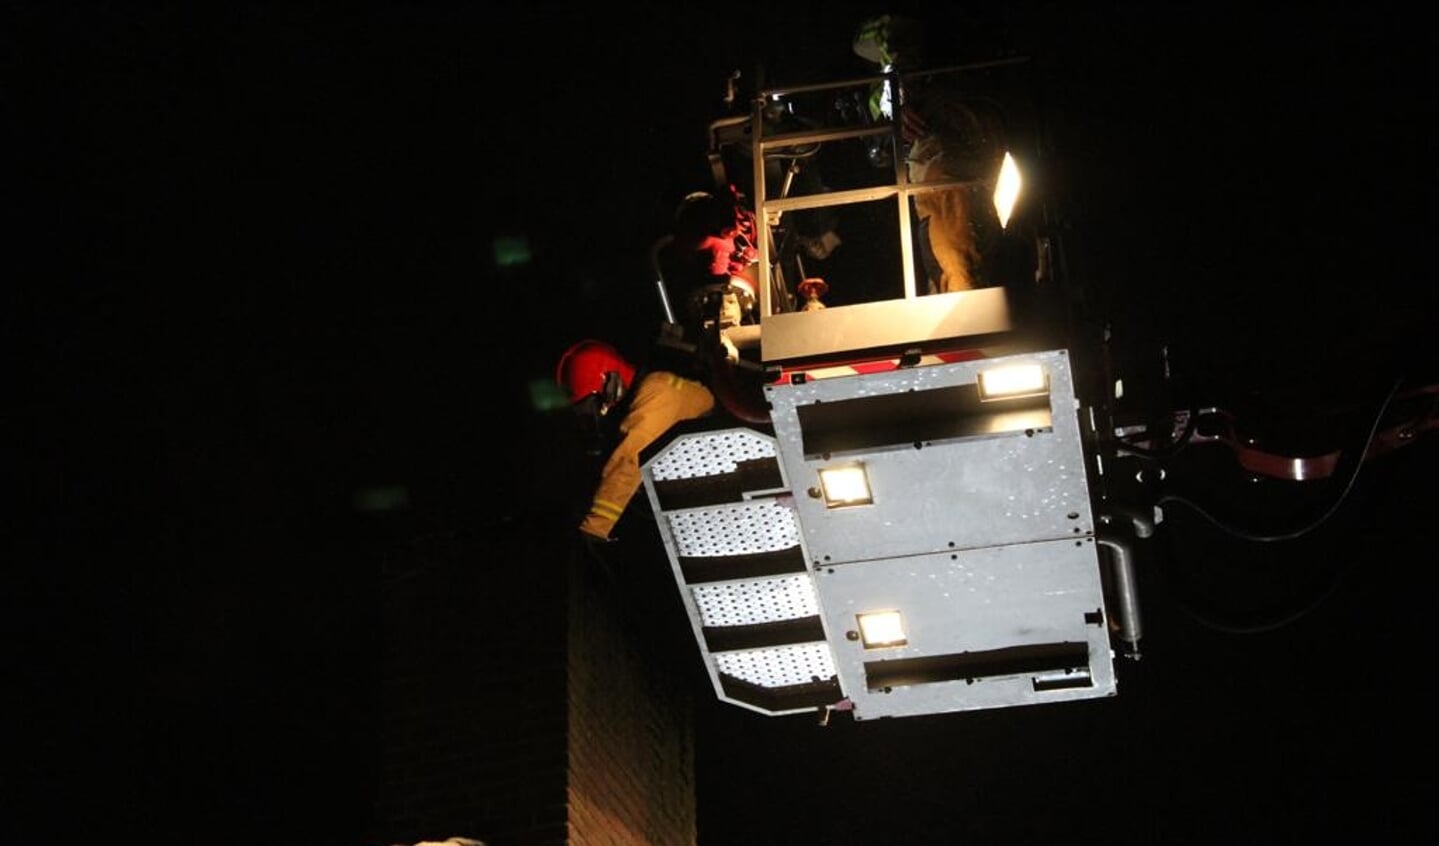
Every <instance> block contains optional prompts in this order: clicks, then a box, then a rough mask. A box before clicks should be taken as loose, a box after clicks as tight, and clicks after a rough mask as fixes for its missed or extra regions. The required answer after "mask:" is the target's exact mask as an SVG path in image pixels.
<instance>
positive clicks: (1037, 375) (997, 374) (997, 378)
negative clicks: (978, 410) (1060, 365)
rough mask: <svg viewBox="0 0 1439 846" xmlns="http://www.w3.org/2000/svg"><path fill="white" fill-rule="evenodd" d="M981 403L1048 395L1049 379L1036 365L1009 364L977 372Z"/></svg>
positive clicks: (1042, 369) (1041, 368)
mask: <svg viewBox="0 0 1439 846" xmlns="http://www.w3.org/2000/svg"><path fill="white" fill-rule="evenodd" d="M978 379H979V398H980V400H982V401H989V400H997V399H1012V398H1014V397H1036V396H1042V395H1044V394H1047V393H1049V379H1048V377H1047V376H1045V373H1044V368H1043V367H1040V366H1039V365H1038V364H1009V365H1005V366H1004V367H996V368H994V369H992V370H981V371H980V372H979V376H978Z"/></svg>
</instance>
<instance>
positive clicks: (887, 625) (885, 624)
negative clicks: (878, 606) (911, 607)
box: [857, 611, 909, 649]
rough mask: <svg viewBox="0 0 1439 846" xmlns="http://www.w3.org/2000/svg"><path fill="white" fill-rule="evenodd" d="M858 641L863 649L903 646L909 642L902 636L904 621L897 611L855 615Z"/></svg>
mask: <svg viewBox="0 0 1439 846" xmlns="http://www.w3.org/2000/svg"><path fill="white" fill-rule="evenodd" d="M857 618H858V620H859V639H860V642H861V643H863V644H864V648H865V649H878V648H880V647H885V646H904V645H905V644H906V643H909V640H908V639H907V638H906V637H905V635H904V620H903V618H901V617H900V616H899V612H898V611H871V612H868V613H865V614H859V615H857Z"/></svg>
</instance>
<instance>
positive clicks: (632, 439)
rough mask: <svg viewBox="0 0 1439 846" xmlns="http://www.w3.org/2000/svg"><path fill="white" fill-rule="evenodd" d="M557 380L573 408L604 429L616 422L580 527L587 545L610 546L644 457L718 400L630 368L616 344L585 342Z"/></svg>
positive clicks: (682, 379) (677, 378) (691, 384)
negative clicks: (614, 434) (667, 434)
mask: <svg viewBox="0 0 1439 846" xmlns="http://www.w3.org/2000/svg"><path fill="white" fill-rule="evenodd" d="M555 379H556V380H557V381H558V382H559V384H560V385H561V387H563V388H564V390H565V391H566V393H567V395H568V397H569V400H570V405H571V407H572V408H573V409H574V410H575V412H576V413H577V414H579V415H581V417H582V418H583V419H586V420H587V421H590V422H592V423H593V424H594V425H595V426H596V428H597V429H599V430H603V429H604V428H605V426H606V425H607V424H608V423H609V422H610V421H613V420H616V419H618V420H619V423H618V426H617V429H618V436H619V439H620V440H619V442H618V443H617V444H616V445H615V447H614V448H613V449H612V450H611V451H610V454H609V457H608V458H607V459H606V460H605V463H604V466H603V467H602V468H601V470H600V478H599V482H598V484H597V485H596V486H595V490H594V495H593V497H592V499H591V501H590V507H589V511H588V512H586V514H585V516H584V518H583V519H582V520H581V521H580V524H579V526H578V528H579V531H580V534H581V535H582V537H583V539H584V540H586V541H587V542H608V541H611V540H613V538H611V536H610V533H611V532H612V531H613V530H614V527H615V524H616V523H617V522H618V521H619V519H620V516H621V515H622V514H624V511H625V508H626V507H627V506H628V505H629V502H630V500H631V499H632V498H633V497H634V495H635V492H636V491H638V490H639V487H640V481H641V479H640V453H641V452H642V451H643V450H644V449H645V447H647V446H649V445H650V444H652V443H654V441H655V440H656V439H658V438H659V437H660V436H661V435H663V434H664V433H665V432H666V431H668V430H669V429H670V427H671V426H674V425H675V424H676V423H679V422H681V421H684V420H693V419H695V418H699V417H704V416H706V415H708V414H710V413H711V412H712V411H714V408H715V396H714V394H713V393H711V391H710V389H709V388H707V387H705V385H704V383H702V382H700V381H699V380H698V379H694V378H689V377H687V376H683V375H680V374H679V373H676V372H673V371H671V370H665V369H658V368H645V369H641V368H638V367H636V366H635V365H634V364H631V363H630V362H629V361H628V360H626V359H625V357H624V356H623V355H622V354H621V353H620V352H619V350H618V349H616V348H615V347H614V346H613V345H611V344H609V343H607V342H605V341H599V340H594V339H586V340H582V341H579V342H578V343H575V344H573V345H571V346H570V347H569V348H568V349H566V350H565V351H564V353H563V354H562V355H561V356H560V359H559V363H558V365H557V366H556V368H555Z"/></svg>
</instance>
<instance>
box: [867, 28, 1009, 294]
mask: <svg viewBox="0 0 1439 846" xmlns="http://www.w3.org/2000/svg"><path fill="white" fill-rule="evenodd" d="M852 48H853V50H854V52H855V54H856V55H858V56H859V57H860V58H862V59H864V60H866V61H868V62H872V63H873V64H875V65H878V66H879V68H880V70H881V71H882V72H884V73H886V74H888V73H891V72H899V73H904V72H906V71H911V70H914V69H916V68H917V67H919V66H920V65H921V62H922V60H923V57H924V48H925V40H924V27H923V25H922V24H921V23H920V22H918V21H916V20H914V19H912V18H906V17H903V16H899V15H880V16H878V17H875V18H871V19H868V20H866V21H864V22H863V23H861V24H860V26H859V28H858V29H857V30H856V32H855V36H854V41H853V44H852ZM892 94H893V92H890V91H889V89H888V85H885V86H881V87H879V88H877V89H876V92H875V96H874V97H873V98H871V104H870V108H871V110H872V111H875V112H879V111H883V112H884V113H885V116H886V117H888V116H890V115H891V114H892V111H891V105H890V102H889V100H890V99H891V96H892ZM893 99H897V100H898V101H899V102H900V105H899V108H898V114H897V115H894V118H895V119H896V120H898V122H899V129H900V137H901V140H902V142H903V149H904V150H905V166H906V173H907V177H908V181H909V182H910V183H912V184H921V183H925V182H947V181H951V180H968V181H970V183H971V184H969V185H965V186H959V187H955V188H948V189H943V190H938V191H927V192H924V193H921V194H917V195H916V196H915V197H914V198H913V208H914V213H915V217H916V218H917V219H918V226H917V229H918V232H919V239H918V240H919V248H920V258H921V260H922V263H923V265H924V270H925V273H926V275H927V276H928V277H929V292H930V293H938V292H947V291H967V290H971V289H973V288H981V287H985V286H986V283H985V281H984V280H983V279H982V273H981V266H982V258H983V256H982V255H981V251H980V248H979V242H980V240H981V238H980V234H979V230H980V229H981V228H982V227H984V226H985V225H986V221H984V220H983V219H982V218H981V215H983V214H985V210H986V208H987V206H986V204H985V202H984V189H983V183H982V178H983V177H984V176H986V175H987V174H988V173H989V172H991V171H992V170H995V169H997V167H998V160H997V156H998V155H999V154H1000V153H1001V151H1002V149H1003V144H1002V140H1001V138H1000V136H1001V129H1000V127H999V126H998V125H997V122H996V120H995V118H994V116H993V115H991V114H989V113H987V111H985V110H983V109H980V108H977V106H976V104H975V103H973V102H968V101H967V99H968V98H966V97H965V96H963V94H962V93H960V92H957V91H955V90H954V89H953V88H952V87H951V86H950V85H949V84H948V83H943V82H937V81H926V80H917V81H910V82H906V83H905V84H904V86H903V88H902V90H901V91H900V92H899V93H898V96H897V97H893Z"/></svg>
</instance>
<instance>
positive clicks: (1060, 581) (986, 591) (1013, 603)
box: [815, 538, 1116, 719]
mask: <svg viewBox="0 0 1439 846" xmlns="http://www.w3.org/2000/svg"><path fill="white" fill-rule="evenodd" d="M1096 548H1097V544H1096V543H1094V540H1093V539H1092V538H1085V539H1083V540H1079V541H1075V540H1062V541H1061V540H1057V541H1047V542H1043V543H1032V544H1017V545H1012V546H997V547H989V548H985V549H973V550H965V551H960V552H955V553H943V554H937V555H925V556H918V557H909V558H896V559H889V560H885V561H872V562H868V563H866V564H864V565H860V566H852V567H833V568H821V569H820V570H818V571H817V572H816V576H815V585H816V589H817V590H818V592H819V598H820V605H821V607H822V608H823V609H824V613H825V614H826V615H827V618H828V626H827V628H828V630H829V631H830V632H831V645H832V647H833V649H834V652H835V666H836V670H837V671H838V673H839V678H840V685H841V687H842V688H843V689H844V691H845V693H846V695H847V696H848V697H849V699H850V700H851V701H852V702H853V703H854V716H855V718H856V719H873V718H876V717H899V716H909V715H918V714H935V713H943V712H949V711H967V710H976V709H984V708H1001V707H1011V706H1018V705H1030V704H1037V703H1042V702H1059V701H1066V700H1075V699H1091V698H1096V697H1105V696H1113V695H1114V694H1115V693H1116V682H1115V675H1114V665H1113V655H1112V651H1111V649H1110V644H1109V635H1108V630H1107V626H1106V623H1105V620H1104V617H1105V615H1103V614H1100V615H1098V616H1097V617H1096V616H1093V615H1094V612H1099V611H1102V609H1103V607H1104V597H1103V593H1102V588H1101V585H1100V581H1099V566H1100V565H1099V561H1098V555H1097V552H1096ZM892 609H898V610H899V611H900V612H901V614H902V615H903V618H904V622H905V627H906V635H907V637H908V642H907V644H906V645H904V646H897V647H890V648H884V649H865V648H864V647H863V645H862V644H861V643H860V642H859V641H858V640H848V639H846V638H845V637H844V633H845V632H846V631H850V630H855V629H857V623H856V615H857V614H859V613H861V612H867V611H877V610H892ZM1086 614H1091V615H1092V616H1091V618H1090V619H1089V620H1086V617H1085V615H1086ZM1075 641H1078V642H1082V643H1087V644H1088V652H1089V658H1088V664H1089V666H1088V673H1089V684H1088V686H1084V687H1072V688H1061V689H1056V690H1036V684H1035V674H1032V673H1021V674H1017V675H1013V676H1000V677H990V678H981V679H977V680H974V681H973V682H971V681H968V680H964V679H959V680H949V681H936V682H927V683H918V684H909V685H898V686H894V687H892V688H891V689H890V690H889V691H888V692H885V691H883V690H873V691H871V690H869V689H868V685H867V684H866V676H865V670H864V664H865V662H866V661H877V660H892V659H901V658H913V657H917V656H944V655H956V654H960V653H966V652H979V651H984V650H995V649H1003V648H1006V647H1014V646H1026V645H1036V644H1046V643H1059V642H1075Z"/></svg>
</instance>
